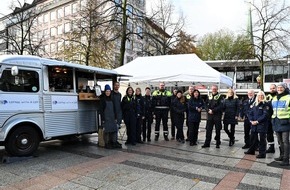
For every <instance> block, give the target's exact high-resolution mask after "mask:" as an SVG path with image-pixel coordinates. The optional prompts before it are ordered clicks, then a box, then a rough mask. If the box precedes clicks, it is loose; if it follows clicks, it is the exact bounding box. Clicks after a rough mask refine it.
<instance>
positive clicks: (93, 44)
mask: <svg viewBox="0 0 290 190" xmlns="http://www.w3.org/2000/svg"><path fill="white" fill-rule="evenodd" d="M109 3H110V1H103V0H88V1H86V3H85V4H81V5H80V9H79V10H77V11H76V13H75V14H73V15H71V17H69V18H67V19H66V22H67V23H70V24H71V31H70V32H68V33H66V34H65V35H64V38H63V40H64V41H65V44H64V45H63V46H62V49H61V50H60V51H59V52H58V54H57V56H58V57H63V58H64V59H66V60H70V61H73V62H79V63H80V64H85V65H91V66H99V67H106V68H112V67H113V66H114V65H113V64H112V63H113V58H114V56H113V53H114V50H113V48H114V42H113V40H114V29H113V27H112V25H111V24H110V23H111V21H112V20H111V18H112V15H111V13H110V12H112V10H111V9H112V7H111V4H109Z"/></svg>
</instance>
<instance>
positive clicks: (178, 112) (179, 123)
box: [171, 90, 186, 143]
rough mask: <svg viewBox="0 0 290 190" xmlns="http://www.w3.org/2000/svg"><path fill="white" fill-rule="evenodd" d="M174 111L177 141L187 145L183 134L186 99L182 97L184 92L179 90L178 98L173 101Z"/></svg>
mask: <svg viewBox="0 0 290 190" xmlns="http://www.w3.org/2000/svg"><path fill="white" fill-rule="evenodd" d="M171 104H172V109H173V110H174V112H173V113H174V114H173V117H174V120H175V124H176V128H177V134H176V140H177V141H178V142H181V143H185V140H184V134H183V124H184V113H185V112H186V102H185V97H184V96H183V95H182V91H181V90H178V91H177V93H176V97H175V99H174V100H173V102H172V103H171Z"/></svg>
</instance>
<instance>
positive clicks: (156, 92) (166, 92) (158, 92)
mask: <svg viewBox="0 0 290 190" xmlns="http://www.w3.org/2000/svg"><path fill="white" fill-rule="evenodd" d="M152 96H172V94H171V92H170V91H167V90H164V92H161V91H159V90H155V91H154V92H153V94H152Z"/></svg>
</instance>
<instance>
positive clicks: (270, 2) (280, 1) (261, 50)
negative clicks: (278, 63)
mask: <svg viewBox="0 0 290 190" xmlns="http://www.w3.org/2000/svg"><path fill="white" fill-rule="evenodd" d="M250 5H251V9H252V13H253V19H254V20H255V21H254V22H253V27H252V28H253V31H249V32H250V34H251V33H252V35H253V36H252V39H253V44H252V45H253V46H254V49H255V54H254V57H255V58H257V59H258V60H259V62H260V70H261V71H260V74H261V76H264V61H265V60H267V59H270V60H271V59H273V58H275V57H276V58H277V57H281V54H280V53H281V51H285V50H287V51H289V50H290V49H289V35H290V30H289V21H290V20H289V18H290V7H289V5H287V4H286V2H285V0H253V2H250ZM260 82H261V83H260V84H261V89H262V90H263V84H264V78H263V77H261V81H260Z"/></svg>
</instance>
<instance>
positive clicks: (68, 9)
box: [64, 5, 71, 16]
mask: <svg viewBox="0 0 290 190" xmlns="http://www.w3.org/2000/svg"><path fill="white" fill-rule="evenodd" d="M68 15H71V6H70V5H67V6H66V7H64V16H68Z"/></svg>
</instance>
